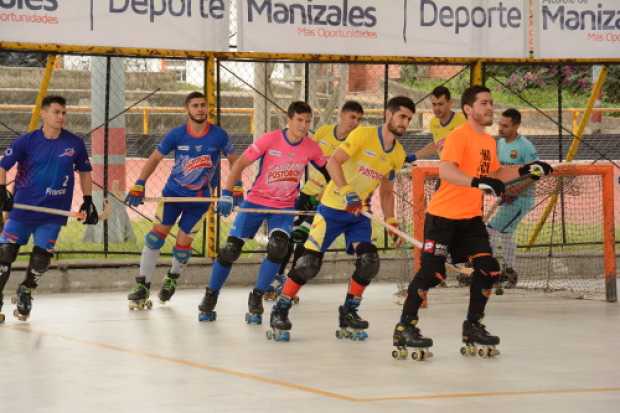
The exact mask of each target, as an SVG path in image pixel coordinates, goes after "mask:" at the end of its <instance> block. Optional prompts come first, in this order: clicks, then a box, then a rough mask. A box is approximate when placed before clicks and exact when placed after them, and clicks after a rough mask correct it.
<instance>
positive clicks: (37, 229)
mask: <svg viewBox="0 0 620 413" xmlns="http://www.w3.org/2000/svg"><path fill="white" fill-rule="evenodd" d="M66 114H67V109H66V101H65V99H64V98H63V97H61V96H47V97H45V98H44V99H43V101H42V103H41V119H42V121H43V127H42V128H41V129H37V130H35V131H33V132H30V133H27V134H25V135H22V136H20V137H19V138H17V139H16V140H15V141H14V142H13V143H12V144H11V146H9V147H8V148H7V149H6V150H5V151H4V157H3V158H2V160H1V161H0V209H1V210H2V211H10V212H9V219H8V220H7V222H6V224H5V226H4V229H3V231H2V234H1V235H0V309H1V308H2V301H3V296H2V291H3V290H4V286H5V284H6V282H7V281H8V279H9V276H10V274H11V264H12V263H13V262H14V261H15V259H16V257H17V253H18V251H19V248H20V246H22V245H25V244H27V243H28V239H29V238H30V236H31V235H32V236H33V238H34V247H33V249H32V253H31V255H30V262H29V263H28V269H27V270H26V277H25V279H24V281H23V282H22V283H21V284H20V285H19V287H18V288H17V296H16V304H17V308H16V310H15V312H14V314H15V316H16V317H17V318H18V319H20V320H22V321H25V320H26V319H28V317H29V315H30V311H31V309H32V290H34V289H35V288H36V287H37V284H38V281H39V278H40V277H41V276H42V275H43V274H44V273H45V272H46V271H47V269H48V267H49V264H50V260H51V258H52V255H53V250H54V244H55V243H56V239H57V238H58V233H59V232H60V228H61V227H62V226H63V225H65V224H66V223H67V218H66V217H63V216H58V215H51V214H47V213H42V212H33V211H28V210H23V209H18V208H13V203H14V202H15V203H20V204H28V205H34V206H39V207H48V208H55V209H61V210H66V211H68V210H70V209H71V201H72V200H73V186H74V171H77V172H78V175H79V176H80V186H81V188H82V193H83V194H84V202H83V203H82V206H81V207H80V211H82V212H84V213H85V217H86V218H85V219H84V224H89V225H95V224H97V221H98V215H97V209H96V208H95V205H94V204H93V199H92V177H91V171H92V167H91V165H90V161H89V159H88V153H87V152H86V146H85V145H84V141H83V140H82V138H80V137H78V136H76V135H74V134H72V133H71V132H69V131H67V130H66V129H63V125H64V122H65V116H66ZM16 163H17V175H16V178H15V191H14V192H15V195H14V197H13V195H11V193H10V192H9V191H8V190H7V187H6V174H7V171H8V170H10V169H11V168H12V167H13V166H14V165H15V164H16ZM1 321H4V316H2V315H0V322H1Z"/></svg>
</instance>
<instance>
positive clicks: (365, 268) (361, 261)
mask: <svg viewBox="0 0 620 413" xmlns="http://www.w3.org/2000/svg"><path fill="white" fill-rule="evenodd" d="M355 254H356V255H357V259H356V260H355V271H354V272H353V280H355V282H357V283H359V284H361V285H368V284H370V282H371V281H372V279H373V278H375V277H376V276H377V274H378V273H379V261H380V260H379V253H378V252H377V247H375V246H374V245H372V244H369V243H367V242H362V243H360V244H358V245H357V247H356V248H355Z"/></svg>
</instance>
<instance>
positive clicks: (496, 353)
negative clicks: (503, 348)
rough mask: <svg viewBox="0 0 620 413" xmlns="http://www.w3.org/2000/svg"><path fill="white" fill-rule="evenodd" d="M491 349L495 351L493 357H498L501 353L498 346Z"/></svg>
mask: <svg viewBox="0 0 620 413" xmlns="http://www.w3.org/2000/svg"><path fill="white" fill-rule="evenodd" d="M491 351H493V355H492V357H497V356H499V355H500V352H499V350H498V349H496V348H494V349H491Z"/></svg>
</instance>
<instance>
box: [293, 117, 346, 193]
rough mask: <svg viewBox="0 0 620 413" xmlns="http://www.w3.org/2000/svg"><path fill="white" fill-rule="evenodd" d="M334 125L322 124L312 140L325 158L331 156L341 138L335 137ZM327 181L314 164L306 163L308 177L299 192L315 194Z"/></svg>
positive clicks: (319, 191)
mask: <svg viewBox="0 0 620 413" xmlns="http://www.w3.org/2000/svg"><path fill="white" fill-rule="evenodd" d="M336 126H337V125H333V124H328V125H323V126H321V127H320V128H319V129H317V131H316V133H315V134H314V136H312V140H314V141H315V142H316V143H318V144H319V147H320V148H321V151H323V155H325V157H326V158H329V157H330V156H332V153H334V151H335V150H336V148H337V147H338V146H340V144H341V143H342V142H344V139H343V140H340V139H338V138H337V137H336ZM326 184H327V181H326V180H325V177H324V176H323V174H322V173H321V172H319V171H318V170H317V169H316V168H315V167H314V166H312V165H308V179H306V182H305V183H304V185H303V187H302V188H301V192H303V193H304V194H306V195H310V196H317V195H320V194H321V193H322V192H323V189H325V185H326Z"/></svg>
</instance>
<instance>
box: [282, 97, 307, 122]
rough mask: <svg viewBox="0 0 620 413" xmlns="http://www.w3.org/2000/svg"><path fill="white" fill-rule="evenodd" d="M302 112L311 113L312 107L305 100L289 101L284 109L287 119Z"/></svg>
mask: <svg viewBox="0 0 620 413" xmlns="http://www.w3.org/2000/svg"><path fill="white" fill-rule="evenodd" d="M304 113H309V114H311V115H312V108H311V107H310V105H308V104H307V103H306V102H304V101H301V100H297V101H295V102H293V103H291V104H290V105H289V106H288V110H287V111H286V114H287V115H288V118H289V119H293V117H294V116H295V115H297V114H299V115H301V114H304Z"/></svg>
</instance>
